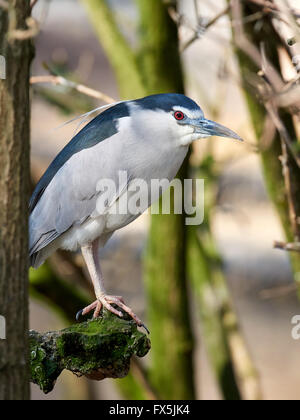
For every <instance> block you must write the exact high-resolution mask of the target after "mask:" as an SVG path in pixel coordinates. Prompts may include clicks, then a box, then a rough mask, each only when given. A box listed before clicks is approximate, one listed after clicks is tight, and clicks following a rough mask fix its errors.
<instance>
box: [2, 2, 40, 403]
mask: <svg viewBox="0 0 300 420" xmlns="http://www.w3.org/2000/svg"><path fill="white" fill-rule="evenodd" d="M29 4H30V2H29V1H28V0H19V1H17V0H11V1H10V2H9V7H8V10H5V9H4V8H3V7H0V54H1V55H2V56H3V57H5V60H6V68H7V72H6V76H7V77H6V79H5V80H0V167H1V171H0V191H1V195H0V226H1V230H0V314H1V315H2V316H4V317H5V319H6V340H0V400H26V399H29V369H28V239H27V237H28V226H27V223H28V198H29V123H30V120H29V116H30V107H29V68H30V61H31V57H32V51H31V45H30V41H29V40H22V41H21V40H15V39H12V38H11V37H9V36H8V35H9V31H11V30H14V29H18V30H20V29H21V30H22V29H26V25H25V20H26V18H27V17H28V16H29V14H30V6H29Z"/></svg>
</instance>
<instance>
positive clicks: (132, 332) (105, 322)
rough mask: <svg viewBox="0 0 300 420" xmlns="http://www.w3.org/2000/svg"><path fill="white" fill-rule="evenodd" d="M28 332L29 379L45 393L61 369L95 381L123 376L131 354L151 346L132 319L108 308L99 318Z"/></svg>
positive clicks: (52, 385) (49, 390) (141, 352)
mask: <svg viewBox="0 0 300 420" xmlns="http://www.w3.org/2000/svg"><path fill="white" fill-rule="evenodd" d="M29 335H30V363H31V382H33V383H35V384H37V385H39V387H40V388H41V390H42V391H43V392H44V393H45V394H47V393H49V392H51V391H52V390H53V388H54V385H55V382H56V380H57V378H58V377H59V375H60V374H61V372H62V371H63V370H64V369H67V370H69V371H71V372H73V373H74V374H75V375H77V376H86V377H87V378H89V379H92V380H97V381H100V380H102V379H105V378H124V377H125V376H127V374H128V373H129V368H130V360H131V358H132V356H134V355H136V356H138V357H144V356H145V355H146V354H147V353H148V351H149V349H150V341H149V339H148V337H147V336H146V335H145V334H144V333H142V332H140V331H138V330H137V326H136V324H135V322H133V321H132V320H128V318H126V316H125V314H124V318H123V319H121V318H118V317H116V316H115V315H113V314H111V313H110V312H108V311H104V313H103V317H102V318H99V319H95V320H92V321H88V322H84V323H81V324H77V325H73V326H71V327H69V328H66V329H64V330H61V331H54V332H48V333H45V334H39V333H37V332H36V331H30V333H29Z"/></svg>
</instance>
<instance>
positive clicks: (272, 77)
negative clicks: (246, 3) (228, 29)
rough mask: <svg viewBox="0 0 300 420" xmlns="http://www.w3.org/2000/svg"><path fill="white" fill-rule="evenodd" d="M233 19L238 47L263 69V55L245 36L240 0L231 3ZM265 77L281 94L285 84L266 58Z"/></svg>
mask: <svg viewBox="0 0 300 420" xmlns="http://www.w3.org/2000/svg"><path fill="white" fill-rule="evenodd" d="M231 10H232V17H233V19H234V21H235V22H236V26H235V37H234V41H235V44H236V45H237V47H238V48H239V49H240V50H242V51H243V53H244V54H246V55H247V56H248V57H249V58H250V59H251V60H252V61H253V63H254V64H256V65H257V67H258V68H261V67H262V57H261V53H260V51H259V49H258V48H256V46H255V45H253V44H252V43H251V42H250V41H249V39H248V38H247V36H246V35H245V32H244V28H243V16H242V9H241V3H240V1H239V0H232V2H231ZM265 61H266V62H265V65H264V67H265V75H266V77H267V79H268V81H269V83H270V84H271V85H272V87H273V89H274V91H275V92H280V91H281V90H282V89H283V88H284V82H283V80H282V78H281V76H280V75H279V73H278V71H277V70H276V69H275V67H274V66H273V65H272V63H270V62H269V61H268V60H267V59H266V58H265Z"/></svg>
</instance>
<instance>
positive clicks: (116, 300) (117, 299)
mask: <svg viewBox="0 0 300 420" xmlns="http://www.w3.org/2000/svg"><path fill="white" fill-rule="evenodd" d="M112 304H115V305H117V306H119V307H120V308H121V309H123V311H124V312H126V313H127V314H128V315H130V316H131V318H132V319H133V320H134V321H135V322H136V323H137V325H138V326H139V327H143V328H145V330H146V331H147V333H148V334H150V332H149V330H148V328H147V327H146V325H145V324H144V323H143V322H142V321H141V320H140V319H139V318H138V317H137V316H136V314H135V313H134V312H133V311H132V309H131V308H129V306H126V305H125V303H124V299H123V298H122V296H109V295H103V296H100V298H99V299H98V300H96V301H95V302H93V303H92V304H91V305H89V306H87V307H86V308H84V309H82V310H81V311H79V312H78V313H77V315H76V319H77V321H78V319H79V318H80V316H84V315H86V314H88V313H89V312H91V311H94V314H93V318H98V317H99V315H100V312H101V309H102V308H103V307H104V308H106V309H107V310H108V311H110V312H112V313H113V314H115V315H117V316H119V317H121V318H122V317H123V314H122V312H121V311H118V310H117V309H115V308H114V307H113V306H112Z"/></svg>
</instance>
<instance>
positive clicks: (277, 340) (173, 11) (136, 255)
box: [30, 0, 300, 400]
mask: <svg viewBox="0 0 300 420" xmlns="http://www.w3.org/2000/svg"><path fill="white" fill-rule="evenodd" d="M282 4H283V5H282ZM284 5H285V6H286V3H285V2H281V1H278V2H277V1H274V2H271V1H245V2H243V1H242V2H240V1H233V2H231V4H230V5H229V3H228V2H226V1H223V0H222V1H221V0H198V1H194V0H184V1H183V0H181V1H178V2H176V1H166V2H164V1H160V0H138V1H136V2H135V1H133V0H118V1H117V0H109V1H101V0H98V1H79V0H78V1H77V0H51V1H46V0H39V1H38V2H37V4H36V5H35V7H34V9H33V16H34V17H35V19H36V20H37V21H38V22H39V25H40V32H39V34H38V36H37V38H36V40H35V47H36V55H35V59H34V62H33V67H32V75H33V78H32V136H31V139H32V143H31V144H32V148H31V153H32V178H33V181H34V182H36V181H37V180H38V179H39V177H40V176H41V175H42V173H43V172H44V171H45V169H46V168H47V166H48V165H49V163H50V162H51V161H52V159H53V158H54V157H55V155H56V154H57V153H58V152H59V151H60V150H61V148H62V147H63V146H64V145H65V144H66V143H67V142H68V141H69V140H70V139H71V137H72V136H73V134H74V132H75V131H76V128H77V123H76V122H75V123H74V124H71V125H67V126H64V127H63V128H60V129H57V130H55V128H56V127H58V126H60V125H61V124H63V123H64V122H65V121H67V120H69V119H71V118H72V117H74V116H76V115H79V114H81V113H84V112H86V111H88V110H90V109H92V108H95V107H96V106H99V105H101V104H104V103H106V101H109V100H110V99H109V98H106V97H103V99H104V101H101V100H100V99H97V98H93V97H92V96H95V92H93V94H92V96H91V95H90V94H88V95H86V94H85V93H79V92H78V91H77V90H76V88H75V89H74V86H71V85H70V84H68V83H67V81H73V82H75V83H76V84H77V85H76V86H77V88H78V86H80V85H84V86H88V87H90V88H92V89H94V90H95V91H97V92H101V93H103V94H105V95H107V96H109V97H110V98H113V99H115V100H118V99H120V98H128V99H129V98H136V97H140V96H143V95H146V94H148V93H157V92H167V91H181V90H183V89H184V91H185V93H186V94H187V95H189V96H190V97H191V98H193V99H194V100H195V101H197V102H198V103H199V104H200V105H201V107H202V108H203V110H204V112H205V114H206V116H207V117H209V118H211V119H214V120H216V121H218V122H219V123H221V124H224V125H226V126H228V127H230V128H231V129H232V130H234V131H236V132H237V133H239V135H240V136H241V137H243V138H244V139H245V142H244V143H243V144H240V143H238V142H235V141H234V140H229V139H214V138H212V139H208V140H201V141H199V142H197V144H196V145H195V147H194V149H193V151H192V154H191V156H190V159H189V162H188V163H187V165H186V166H187V168H185V171H186V172H185V174H183V175H184V176H185V177H187V176H186V175H187V174H189V177H191V176H194V177H199V178H204V179H205V185H206V195H205V207H206V208H205V222H204V224H203V225H201V226H199V227H192V228H191V229H187V228H183V227H182V220H180V218H178V217H177V218H176V217H174V216H170V217H169V219H167V217H168V216H152V217H150V216H149V215H148V214H144V215H142V216H141V217H140V218H139V219H137V220H136V221H135V222H133V223H132V224H130V225H129V226H127V227H126V228H124V229H122V230H120V231H119V232H117V233H115V235H114V236H113V237H112V238H111V240H110V241H109V243H108V244H107V246H106V248H105V249H104V250H103V251H102V252H101V255H100V257H101V258H102V261H103V271H104V277H105V281H106V288H107V289H108V290H109V292H110V293H111V294H117V295H122V296H123V297H124V298H125V301H126V302H127V303H128V304H129V306H131V307H132V308H133V309H134V311H135V312H136V313H137V314H138V316H140V317H141V318H142V319H143V320H145V322H146V324H147V325H148V324H149V326H150V330H151V335H150V339H151V341H152V347H153V348H152V350H151V351H150V353H149V354H148V355H147V356H146V357H145V358H144V359H143V360H140V361H139V362H137V361H135V362H134V363H133V366H132V371H131V374H130V376H129V377H128V378H125V379H122V380H112V379H106V380H104V381H102V382H92V381H88V380H87V379H83V378H80V379H79V378H77V377H75V376H73V375H72V374H71V373H68V372H64V373H63V374H62V375H61V377H60V378H59V380H58V382H57V385H56V387H55V389H54V391H53V392H52V393H51V394H49V395H46V396H45V395H43V394H42V392H41V391H40V390H39V389H38V387H37V386H35V385H33V386H32V398H33V399H35V400H36V399H38V400H39V399H47V400H57V399H100V400H101V399H115V400H116V399H125V398H133V399H135V398H136V399H139V398H149V399H153V398H170V399H173V398H178V399H181V398H196V399H210V400H217V399H266V400H269V399H299V398H300V377H299V373H298V372H299V370H300V358H299V354H300V353H299V349H300V341H297V340H294V339H293V338H292V335H291V330H292V324H291V319H292V317H293V316H294V315H297V314H300V306H299V296H300V294H299V292H297V282H298V284H299V282H300V262H299V259H300V255H299V253H298V254H297V253H296V252H294V253H289V252H287V251H285V250H282V249H274V241H280V242H282V243H287V242H294V241H295V242H297V240H296V239H297V238H298V237H297V231H298V230H297V229H298V228H297V227H295V226H293V222H292V220H290V218H289V214H290V209H291V205H292V204H291V201H293V199H295V195H294V196H293V191H297V188H294V189H293V188H292V189H291V190H292V192H290V193H289V192H287V191H286V188H287V185H289V183H287V177H288V176H287V175H286V176H285V179H284V177H283V175H282V167H281V162H280V161H279V156H280V155H281V154H282V153H283V152H284V151H285V148H284V144H285V143H284V139H283V138H282V137H281V138H280V136H279V135H277V134H276V129H275V128H274V125H275V126H276V124H275V123H274V118H275V117H274V112H273V114H272V112H269V113H268V107H267V106H266V103H267V100H265V101H264V97H265V92H266V91H267V88H269V90H270V89H271V88H273V87H274V86H273V84H272V83H273V79H272V77H271V76H270V77H269V74H268V66H270V65H272V66H274V68H275V69H276V71H277V73H278V74H279V75H280V77H281V80H282V84H283V85H284V87H285V86H288V87H289V88H290V87H293V86H296V87H297V84H298V81H299V77H298V76H299V71H300V68H299V66H298V67H297V64H298V61H297V56H298V58H299V54H300V43H299V42H297V40H298V38H297V37H299V32H298V35H297V36H296V34H295V32H296V31H297V30H298V31H299V26H298V23H299V20H298V18H299V16H300V12H299V10H298V12H299V14H298V17H297V14H296V13H297V12H296V11H295V10H296V8H297V7H298V9H300V7H299V2H298V0H295V1H289V6H290V8H289V9H288V11H287V9H285V8H284V7H285V6H284ZM277 7H278V9H277ZM280 7H282V8H283V9H281V10H280V9H279V8H280ZM177 29H178V38H177ZM272 31H273V32H272ZM245 34H246V35H245ZM243 36H247V37H248V39H249V40H250V41H249V43H252V44H253V45H254V47H255V53H257V54H259V55H260V56H261V57H262V60H261V67H260V66H259V63H257V62H253V60H252V61H251V58H253V56H254V57H256V55H255V54H254V53H253V54H252V52H253V48H250V47H249V45H248V44H247V43H245V42H244V43H243V42H241V43H240V44H239V41H240V40H241V39H242V37H243ZM293 37H295V39H293ZM291 39H292V40H291ZM288 40H289V44H291V45H288ZM292 44H293V45H292ZM245 45H246V47H245ZM247 48H248V50H247ZM178 51H179V53H178ZM274 51H276V53H277V56H276V57H275V53H274ZM264 56H266V58H265V59H264ZM278 57H279V58H278ZM295 57H296V58H295ZM264 60H265V61H264ZM299 62H300V59H299ZM263 72H264V74H262V73H263ZM40 76H43V77H46V79H42V78H39V77H40ZM57 76H62V77H63V78H64V79H63V80H64V82H61V81H60V82H59V83H57V80H54V79H51V77H52V78H55V77H57ZM47 78H48V79H47ZM42 81H43V82H48V83H41V82H42ZM298 86H299V85H298ZM260 95H261V96H260ZM96 96H97V95H96ZM98 98H100V96H98ZM262 98H263V99H262ZM298 98H299V96H298ZM289 105H290V103H289ZM292 105H293V106H292V107H291V106H289V107H279V108H280V110H279V111H278V112H279V113H280V118H279V120H280V121H281V123H282V124H283V125H285V126H286V127H288V130H289V136H290V138H291V139H292V141H293V143H294V145H292V147H294V149H288V151H287V152H286V153H287V155H288V158H289V159H290V161H291V160H293V158H294V157H295V156H294V154H296V157H295V161H296V158H297V154H298V155H299V147H298V148H297V146H299V139H300V137H299V136H298V140H297V135H296V133H297V130H298V133H299V107H298V108H297V106H296V104H294V103H293V104H292ZM298 105H299V103H298ZM274 107H275V108H276V110H277V105H276V106H274ZM276 112H277V111H276ZM272 115H273V117H274V118H273V119H272ZM290 123H291V124H292V125H291V124H290ZM277 128H278V124H277ZM281 147H282V148H283V149H282V150H283V152H282V150H281ZM292 150H293V153H292ZM294 166H295V165H294V162H292V164H291V165H290V166H289V165H288V170H287V172H289V170H290V171H292V170H294V172H293V173H292V175H293V176H291V178H290V179H293V180H294V182H297V180H298V181H300V176H299V167H298V166H296V168H294ZM285 174H286V172H285ZM298 185H300V184H298ZM288 198H289V199H288ZM298 201H299V194H298ZM288 204H289V206H290V207H289V206H288ZM295 206H296V209H297V208H299V203H298V204H297V205H295ZM297 206H298V207H297ZM298 214H299V213H298ZM151 219H152V220H151ZM296 223H298V225H299V219H298V221H297V222H296ZM183 231H184V232H185V233H184V232H183ZM172 235H173V236H172ZM162 238H164V240H163V241H162ZM166 238H169V239H166ZM295 238H296V239H295ZM173 239H174V243H175V244H176V241H177V242H178V244H179V245H178V246H176V245H175V246H174V247H173V246H170V247H169V248H170V249H169V250H168V243H169V241H170V243H173V242H172V241H173ZM162 242H163V243H162ZM159 243H160V244H161V247H162V248H165V250H164V251H161V250H160V251H159V252H160V255H158V246H159ZM165 260H168V261H171V262H170V264H169V265H168V263H166V264H165V265H166V266H167V268H165V267H163V264H164V261H165ZM170 266H171V267H172V268H171V269H170ZM168 267H169V268H168ZM168 273H169V274H168ZM66 285H71V286H72V288H71V289H72V290H74V294H75V296H73V295H72V293H71V294H70V293H69V289H66V287H65V286H66ZM54 290H55V291H54ZM31 292H32V298H31V305H30V328H31V329H35V330H38V331H41V332H42V331H51V330H58V329H61V328H63V327H66V326H68V325H70V323H71V322H72V318H71V316H72V315H71V314H72V313H74V314H75V307H76V304H75V303H74V311H73V307H72V302H77V303H78V302H80V303H81V302H82V301H86V300H87V301H88V300H90V301H92V295H91V288H90V286H89V281H88V279H87V273H86V272H85V268H84V265H83V262H82V259H81V256H80V255H74V256H71V255H67V254H65V253H60V254H57V255H55V256H53V257H52V258H51V259H50V261H49V262H48V263H47V264H46V265H45V266H43V267H42V268H41V269H39V270H37V271H32V272H31ZM171 294H172V295H173V297H174V296H175V298H174V299H169V296H170V295H171ZM297 295H298V296H297ZM178 296H179V297H178ZM67 301H68V302H71V303H70V304H68V305H65V302H67ZM66 306H67V307H68V308H67V309H66ZM162 307H163V308H165V310H162V309H161V308H162Z"/></svg>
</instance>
